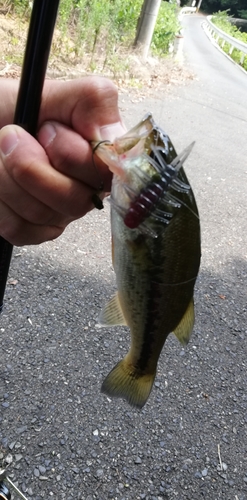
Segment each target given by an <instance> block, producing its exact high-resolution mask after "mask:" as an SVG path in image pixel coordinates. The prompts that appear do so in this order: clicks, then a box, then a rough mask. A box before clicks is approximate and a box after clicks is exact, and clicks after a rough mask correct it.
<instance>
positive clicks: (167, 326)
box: [94, 114, 201, 408]
mask: <svg viewBox="0 0 247 500" xmlns="http://www.w3.org/2000/svg"><path fill="white" fill-rule="evenodd" d="M190 150H191V147H189V148H187V149H186V150H185V151H184V152H183V153H182V154H181V155H177V154H176V151H175V149H174V147H173V145H172V143H171V141H170V138H169V137H168V135H166V134H165V133H164V132H163V131H162V130H161V129H160V128H159V127H158V126H157V125H156V124H155V123H154V121H153V119H152V116H151V115H150V114H149V115H147V116H146V117H145V118H144V119H143V120H142V122H141V123H139V124H138V125H137V126H136V127H134V128H133V129H132V130H130V131H129V132H127V133H126V134H125V135H124V136H122V137H120V138H118V139H116V140H115V141H114V142H113V143H108V142H104V141H103V142H102V143H98V144H95V145H94V151H95V153H96V154H97V155H98V156H99V157H100V158H101V159H102V160H103V161H104V162H105V163H106V164H107V165H108V166H109V168H110V170H112V172H113V174H114V175H113V181H112V190H111V198H110V201H111V226H112V259H113V266H114V270H115V273H116V281H117V288H118V291H117V293H116V295H115V296H114V297H113V298H112V299H111V300H110V302H109V303H108V304H107V305H106V306H105V308H104V309H103V311H102V313H101V317H100V322H101V324H103V325H105V326H113V325H127V326H128V327H129V328H130V333H131V345H130V350H129V352H128V353H127V354H126V356H125V357H124V359H122V360H121V361H119V362H118V363H117V365H116V366H115V367H114V368H113V370H112V371H111V372H110V373H109V374H108V376H107V377H106V379H105V380H104V382H103V385H102V392H104V393H106V394H108V395H109V396H115V397H122V398H124V399H126V400H127V401H128V402H129V403H130V404H131V405H133V406H136V407H139V408H141V407H142V406H143V405H144V404H145V403H146V401H147V399H148V397H149V394H150V392H151V389H152V385H153V382H154V379H155V374H156V369H157V362H158V359H159V356H160V353H161V350H162V348H163V345H164V343H165V340H166V338H167V337H168V335H169V333H171V332H173V333H174V334H175V335H176V336H177V338H178V339H179V341H180V342H181V343H182V344H186V343H187V342H188V341H189V338H190V335H191V332H192V329H193V325H194V305H193V291H194V285H195V282H196V278H197V274H198V270H199V265H200V254H201V252H200V221H199V215H198V210H197V205H196V201H195V198H194V194H193V191H192V189H191V186H190V184H189V181H188V179H187V177H186V175H185V172H184V169H183V166H182V164H183V162H184V161H185V159H186V158H187V156H188V154H189V152H190Z"/></svg>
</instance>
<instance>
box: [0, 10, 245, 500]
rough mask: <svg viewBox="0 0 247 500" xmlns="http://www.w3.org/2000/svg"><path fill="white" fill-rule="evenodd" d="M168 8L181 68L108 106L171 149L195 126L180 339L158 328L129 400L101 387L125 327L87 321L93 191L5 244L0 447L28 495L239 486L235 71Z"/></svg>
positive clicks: (213, 491)
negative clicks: (187, 318) (85, 207)
mask: <svg viewBox="0 0 247 500" xmlns="http://www.w3.org/2000/svg"><path fill="white" fill-rule="evenodd" d="M184 22H185V43H184V52H185V64H186V65H188V66H189V67H190V68H191V69H192V71H193V72H194V73H195V75H196V78H195V79H194V80H193V81H189V82H187V83H186V84H184V85H181V86H174V87H171V88H170V89H169V90H167V91H164V93H161V92H159V93H157V97H155V98H152V99H150V98H149V99H146V100H144V101H141V102H132V101H133V99H132V98H131V96H128V95H127V94H126V93H121V108H122V112H123V116H124V117H125V119H126V123H127V124H128V125H133V124H135V123H136V122H137V120H139V118H141V117H142V116H143V115H144V113H145V112H146V111H152V112H153V114H154V117H155V119H156V121H157V122H158V123H159V124H160V125H161V126H163V128H164V129H165V130H166V131H167V132H168V133H169V135H170V136H171V138H172V141H173V142H174V145H175V147H176V149H177V150H178V152H180V151H181V149H182V148H184V147H186V146H187V145H188V144H189V143H190V142H191V141H192V140H196V145H195V147H194V150H193V152H192V153H191V156H190V157H189V159H188V160H187V162H186V172H187V174H188V177H189V179H190V182H191V184H192V186H193V190H194V192H195V195H196V198H197V202H198V206H199V211H200V216H201V226H202V264H201V270H200V275H199V277H198V281H197V285H196V291H195V305H196V324H195V328H194V333H193V336H192V339H191V341H190V343H189V345H188V346H187V348H186V349H183V348H181V346H180V345H179V343H178V342H177V340H176V339H175V338H174V337H173V336H170V337H169V339H168V341H167V343H166V345H165V348H164V350H163V353H162V356H161V359H160V362H159V368H158V375H157V379H156V383H155V386H154V388H153V391H152V394H151V397H150V399H149V401H148V403H147V404H146V406H145V407H144V408H143V409H142V410H141V411H136V410H135V409H133V408H131V407H129V406H128V405H127V403H125V402H124V401H121V400H113V401H111V400H110V399H108V398H107V397H106V396H104V395H102V394H100V386H101V383H102V380H103V378H104V376H105V375H106V374H107V373H108V372H109V370H110V369H111V368H112V367H113V365H114V364H115V363H116V362H117V361H118V360H119V359H120V358H121V357H122V356H123V355H124V354H125V353H126V351H127V348H128V344H129V334H128V331H127V330H126V329H124V328H113V329H109V330H108V329H99V328H98V327H97V317H98V315H99V312H100V309H101V307H102V304H103V303H104V302H105V301H106V300H107V299H109V298H110V297H111V295H112V294H113V292H114V291H115V278H114V273H113V270H112V266H111V248H110V226H109V207H108V206H107V203H106V204H105V205H106V206H105V210H104V211H102V212H98V211H94V212H93V213H91V214H89V215H88V216H87V217H85V218H84V219H83V220H81V221H78V222H76V223H74V224H72V225H71V226H70V227H69V228H68V229H67V230H66V232H65V233H64V235H63V236H62V237H61V238H59V239H58V240H56V241H54V242H50V243H46V244H43V245H40V246H39V247H28V248H22V249H18V248H15V251H14V257H13V260H12V265H11V271H10V275H9V284H8V286H7V293H6V298H5V309H4V312H3V314H2V316H1V324H0V335H1V346H2V350H1V354H0V366H1V368H0V384H1V385H0V397H1V402H0V405H1V406H0V407H1V414H0V443H1V444H0V461H1V462H2V465H4V466H5V465H6V463H8V464H10V467H9V475H10V477H12V479H14V481H16V482H18V484H19V487H20V488H21V489H22V490H23V491H24V492H25V493H26V496H27V497H28V498H29V499H30V498H35V499H37V500H39V499H42V498H46V499H48V498H55V499H65V498H66V500H72V499H73V500H74V499H81V500H84V499H85V500H93V499H100V500H104V499H111V498H112V499H117V500H132V499H133V500H138V499H146V500H148V499H149V500H160V499H166V500H175V499H176V500H183V499H189V500H198V499H201V498H205V499H207V500H218V499H223V500H246V499H247V436H246V427H247V395H246V387H247V375H246V352H247V345H246V343H247V341H246V334H247V326H246V299H247V293H246V277H247V266H246V257H247V223H246V212H247V196H246V182H247V160H246V158H247V137H246V130H247V128H246V126H247V92H246V88H247V75H245V74H244V73H242V72H241V70H240V69H239V68H238V67H236V66H234V65H233V64H232V63H231V62H230V61H228V60H227V59H226V58H225V57H224V56H223V55H222V54H221V53H220V52H219V51H217V49H216V48H215V47H213V46H212V45H211V44H210V42H209V40H208V39H207V37H206V35H205V33H204V32H203V31H202V30H201V27H200V23H201V18H200V17H199V16H198V17H197V16H189V17H187V18H186V19H185V20H184ZM1 462H0V466H1ZM13 498H16V496H14V495H13Z"/></svg>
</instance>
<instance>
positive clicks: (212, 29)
mask: <svg viewBox="0 0 247 500" xmlns="http://www.w3.org/2000/svg"><path fill="white" fill-rule="evenodd" d="M211 18H212V16H207V21H204V23H203V28H204V30H205V31H207V32H208V34H209V35H210V36H211V37H213V38H214V35H216V38H214V40H215V42H216V43H217V44H218V45H219V46H220V47H221V48H222V49H223V47H224V45H225V43H226V42H227V43H229V44H230V47H229V51H228V54H229V56H231V54H232V51H233V49H237V50H239V51H240V52H241V58H240V64H243V62H244V58H245V57H246V55H247V44H246V43H244V42H241V41H240V40H238V39H237V38H234V37H232V36H230V35H228V34H227V33H225V32H224V31H222V30H221V29H220V28H218V27H217V26H215V24H213V23H212V21H211ZM219 40H221V43H219Z"/></svg>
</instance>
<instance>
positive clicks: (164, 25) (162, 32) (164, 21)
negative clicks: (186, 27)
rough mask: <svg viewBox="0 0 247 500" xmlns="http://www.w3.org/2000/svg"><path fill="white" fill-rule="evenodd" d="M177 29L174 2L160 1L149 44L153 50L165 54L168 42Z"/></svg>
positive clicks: (171, 40) (177, 23)
mask: <svg viewBox="0 0 247 500" xmlns="http://www.w3.org/2000/svg"><path fill="white" fill-rule="evenodd" d="M179 29H180V25H179V22H178V17H177V5H176V4H175V3H168V2H162V3H161V6H160V10H159V14H158V18H157V22H156V26H155V30H154V35H153V40H152V45H151V47H152V48H153V49H154V51H155V52H157V53H158V54H159V55H162V54H163V55H164V54H166V53H167V52H168V50H169V45H170V43H172V42H173V41H174V38H175V35H176V33H178V32H179Z"/></svg>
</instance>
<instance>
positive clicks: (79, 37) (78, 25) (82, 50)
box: [0, 0, 179, 74]
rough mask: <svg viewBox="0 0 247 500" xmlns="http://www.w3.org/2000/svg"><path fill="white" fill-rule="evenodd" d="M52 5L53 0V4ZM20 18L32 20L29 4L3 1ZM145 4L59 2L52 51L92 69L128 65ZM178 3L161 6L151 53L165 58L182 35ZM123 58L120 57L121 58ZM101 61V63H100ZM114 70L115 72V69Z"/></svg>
mask: <svg viewBox="0 0 247 500" xmlns="http://www.w3.org/2000/svg"><path fill="white" fill-rule="evenodd" d="M50 1H52V0H50ZM2 2H4V4H5V5H6V3H7V4H8V7H9V10H12V11H13V12H14V13H16V14H17V15H18V16H21V15H22V16H25V17H26V18H27V19H29V16H30V8H31V1H30V0H0V5H1V3H2ZM143 2H144V0H134V1H133V0H60V5H59V11H58V21H57V25H56V28H57V30H56V31H57V32H58V36H56V37H54V38H56V40H55V41H54V40H53V46H52V51H54V52H55V53H57V54H59V56H60V57H61V58H62V59H63V58H64V59H65V60H66V62H67V60H68V58H69V59H70V61H73V62H75V63H76V62H80V61H81V59H82V57H84V58H85V57H86V58H87V60H88V61H89V63H88V64H89V69H90V70H92V71H95V70H96V68H97V70H99V71H101V70H102V69H105V68H106V66H107V67H111V69H112V68H113V72H114V74H115V69H116V68H117V67H118V68H120V70H121V72H123V71H124V68H125V67H126V66H127V65H128V57H126V51H128V49H129V48H130V47H131V48H132V46H133V43H134V40H135V35H136V29H137V25H138V19H139V17H140V14H141V9H142V5H143ZM177 10H178V8H177V2H176V0H170V2H161V6H160V11H159V15H158V18H157V22H156V27H155V31H154V35H153V41H152V45H151V50H152V51H153V52H155V53H156V54H159V55H161V56H165V55H166V54H167V52H168V50H169V45H170V43H172V41H173V40H174V38H175V35H176V33H177V32H178V31H179V23H178V20H177V14H178V12H177ZM120 54H121V55H120ZM99 61H100V62H99ZM114 68H115V69H114Z"/></svg>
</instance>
